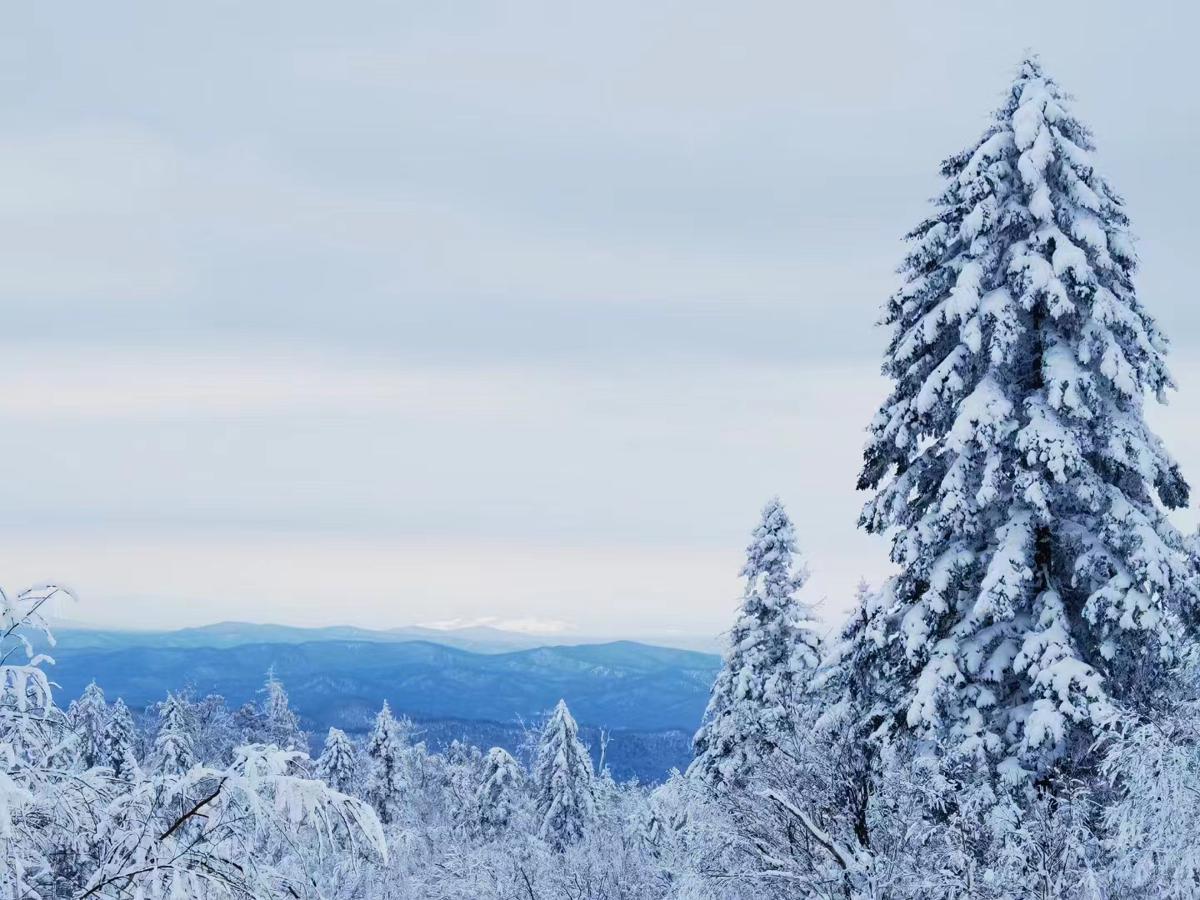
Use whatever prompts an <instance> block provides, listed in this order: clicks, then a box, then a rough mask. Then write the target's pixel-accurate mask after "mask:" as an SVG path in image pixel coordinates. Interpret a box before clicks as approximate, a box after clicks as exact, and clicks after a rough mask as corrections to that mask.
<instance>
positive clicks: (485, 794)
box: [475, 747, 525, 836]
mask: <svg viewBox="0 0 1200 900" xmlns="http://www.w3.org/2000/svg"><path fill="white" fill-rule="evenodd" d="M524 793H525V773H524V772H522V771H521V766H520V764H519V763H518V762H517V761H516V760H515V759H513V757H512V755H511V754H510V753H509V752H508V751H507V750H505V749H504V748H503V747H493V748H492V749H491V750H489V751H488V754H487V757H486V758H485V759H484V764H483V782H482V783H481V784H480V786H479V791H478V793H477V794H476V796H475V807H476V821H477V823H478V826H479V830H480V831H481V832H482V833H483V834H485V835H492V836H494V835H499V834H503V833H504V832H505V831H506V830H507V829H508V828H509V827H510V826H511V825H512V824H513V821H514V819H516V818H517V816H518V815H519V812H520V809H521V807H522V803H523V800H524Z"/></svg>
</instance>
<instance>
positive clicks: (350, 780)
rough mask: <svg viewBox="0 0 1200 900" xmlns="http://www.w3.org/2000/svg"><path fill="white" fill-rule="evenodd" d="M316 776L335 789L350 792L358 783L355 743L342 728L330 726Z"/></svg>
mask: <svg viewBox="0 0 1200 900" xmlns="http://www.w3.org/2000/svg"><path fill="white" fill-rule="evenodd" d="M316 776H317V778H319V779H321V780H322V781H323V782H325V783H326V784H327V785H329V786H330V787H331V788H333V789H334V790H335V791H340V792H341V793H343V794H349V793H351V792H352V790H353V789H354V786H355V784H356V783H357V776H358V759H357V756H356V754H355V752H354V744H352V743H351V742H350V738H348V737H347V736H346V732H344V731H342V730H341V729H340V728H330V729H329V733H328V734H327V735H325V747H324V748H323V749H322V750H321V755H320V756H319V757H317V763H316Z"/></svg>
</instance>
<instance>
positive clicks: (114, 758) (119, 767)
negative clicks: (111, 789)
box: [101, 697, 140, 781]
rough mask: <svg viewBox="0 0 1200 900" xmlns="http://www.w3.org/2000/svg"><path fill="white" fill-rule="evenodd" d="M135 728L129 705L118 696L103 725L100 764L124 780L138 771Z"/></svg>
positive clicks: (132, 776)
mask: <svg viewBox="0 0 1200 900" xmlns="http://www.w3.org/2000/svg"><path fill="white" fill-rule="evenodd" d="M136 742H137V728H136V727H135V726H134V724H133V716H132V715H131V714H130V712H129V707H127V706H126V705H125V701H124V700H122V699H121V698H120V697H118V698H117V702H116V703H114V704H113V705H112V712H111V713H109V716H108V722H107V723H105V726H104V748H103V757H102V762H101V765H105V766H108V768H110V769H112V771H113V775H114V776H115V777H116V778H120V779H122V780H125V781H130V780H133V779H134V778H135V777H136V776H137V775H138V773H139V771H140V770H139V767H138V761H137V752H136V751H135V750H134V746H135V744H136Z"/></svg>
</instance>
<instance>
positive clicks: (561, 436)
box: [0, 0, 1200, 636]
mask: <svg viewBox="0 0 1200 900" xmlns="http://www.w3.org/2000/svg"><path fill="white" fill-rule="evenodd" d="M1194 9H1195V7H1194V5H1192V4H1183V3H1178V4H1155V3H1142V4H1138V5H1137V9H1136V13H1135V12H1134V11H1133V7H1131V6H1130V5H1129V4H1127V3H1095V2H1087V3H1084V2H1080V3H1053V4H1047V3H1041V2H1038V3H1029V4H1013V3H983V2H980V3H969V4H967V3H960V2H946V3H912V2H904V3H900V2H896V3H876V4H835V3H823V4H806V3H797V2H794V0H792V2H781V3H754V2H743V3H704V2H697V0H689V2H654V0H650V2H646V0H640V2H630V3H625V2H608V3H591V4H576V3H569V2H562V0H554V2H546V3H469V2H455V3H407V2H396V0H388V2H378V3H371V2H360V0H355V2H342V3H337V4H329V3H307V2H297V0H289V2H286V3H282V2H281V3H267V2H257V3H244V2H236V3H235V2H213V0H210V2H205V3H194V4H177V3H161V2H147V3H143V4H136V5H135V4H127V3H120V2H107V3H102V4H100V3H85V4H71V5H63V4H54V3H26V4H17V5H14V6H12V7H10V8H9V9H8V10H7V11H6V16H5V27H4V28H3V29H2V31H0V109H3V110H4V112H3V115H0V426H2V427H3V456H2V457H0V459H2V460H3V464H4V477H3V478H0V509H2V510H3V515H2V516H0V530H2V532H3V533H2V534H0V582H3V584H4V585H6V586H8V587H19V586H21V585H22V584H24V583H26V582H30V581H42V580H48V579H56V580H61V581H64V582H66V583H68V584H70V585H71V586H72V587H74V588H75V589H76V590H77V591H78V593H79V595H80V602H79V603H78V604H77V605H74V606H72V607H70V608H64V609H62V610H61V611H60V613H61V615H63V616H67V617H69V618H72V619H76V620H83V621H89V622H97V623H106V624H112V625H122V626H127V625H143V626H168V625H180V624H196V623H203V622H210V621H216V620H220V619H231V618H236V619H248V620H256V621H277V622H290V623H297V624H323V623H335V622H337V623H353V624H360V625H367V626H373V627H389V626H395V625H403V624H409V623H419V622H433V621H437V622H445V621H475V620H479V619H483V618H486V619H488V620H492V621H497V622H499V623H501V624H508V625H511V626H514V627H521V628H528V629H540V630H545V631H549V632H555V631H560V632H562V633H565V634H572V633H574V634H580V633H588V634H624V635H630V636H647V635H663V634H665V633H667V632H670V631H676V632H680V633H688V634H711V633H715V632H717V631H719V630H721V629H723V628H724V627H726V626H727V624H728V623H729V622H730V620H731V617H732V615H733V610H734V608H735V606H736V602H737V598H738V593H739V585H738V583H737V579H736V573H737V570H738V567H739V565H740V556H741V553H742V550H743V548H744V545H745V543H746V540H747V536H748V532H749V530H750V529H751V528H752V527H753V525H754V524H755V520H756V517H757V514H758V511H759V509H760V507H761V506H762V504H763V502H764V501H765V500H766V499H767V498H768V497H769V496H770V495H771V494H774V493H778V494H780V495H781V496H782V497H783V499H784V501H785V502H786V503H787V504H788V506H789V508H790V510H791V512H792V514H793V516H794V518H795V519H796V521H797V524H798V529H799V537H800V541H801V543H802V545H803V549H804V551H805V555H806V557H807V559H808V562H809V565H810V567H811V568H812V570H813V573H814V575H813V579H812V582H811V584H810V588H809V590H810V593H811V596H812V598H813V599H819V598H826V602H825V605H824V607H823V612H824V615H825V616H826V618H827V620H828V621H830V622H831V623H832V622H835V621H837V619H838V618H839V616H841V615H842V614H843V612H844V610H845V609H846V607H847V604H848V603H849V600H850V598H851V595H852V591H853V588H854V585H855V583H856V582H857V580H858V578H859V577H860V576H866V577H868V578H870V579H873V580H876V581H877V580H879V579H880V578H881V577H883V576H884V575H885V574H886V572H887V571H888V566H887V562H886V555H887V547H886V544H885V542H884V541H883V540H882V539H879V538H872V537H868V536H865V535H862V534H860V533H858V532H857V531H856V528H855V522H856V519H857V514H858V508H859V506H860V504H861V502H862V499H863V498H862V497H861V496H860V495H857V494H856V493H855V492H854V490H853V487H854V479H855V475H856V472H857V467H858V454H859V451H860V449H861V446H862V443H863V437H864V434H863V428H864V426H865V425H866V423H867V421H868V419H869V418H870V416H871V414H872V412H873V409H874V406H875V405H876V404H877V403H878V401H879V400H880V399H881V398H882V396H883V392H884V385H883V383H882V382H881V380H880V379H879V377H878V375H877V372H878V360H879V354H880V351H881V348H882V345H883V341H884V335H883V334H882V333H881V331H880V330H879V329H878V328H875V327H874V322H875V320H876V319H877V316H878V313H879V309H880V306H881V304H882V303H883V302H884V300H885V299H886V297H887V295H888V293H889V292H890V290H891V289H892V288H893V287H894V286H895V284H896V277H895V275H894V268H895V265H896V263H897V262H898V261H899V259H900V256H901V254H902V250H903V248H902V244H901V241H900V237H901V235H902V234H903V233H904V232H905V231H907V230H908V229H909V228H910V227H911V226H912V225H913V224H915V223H916V222H917V221H918V220H919V218H920V217H921V216H922V214H923V213H924V211H925V209H926V198H928V197H929V196H930V195H932V194H933V193H934V191H935V190H936V188H937V184H938V182H937V178H936V170H937V163H938V161H939V160H940V159H941V158H942V157H943V156H946V155H948V154H949V153H951V152H954V151H957V150H959V149H961V148H962V147H963V146H965V145H967V144H968V143H970V142H971V141H973V140H974V139H975V138H976V137H977V135H978V134H979V132H980V131H981V129H982V128H983V127H984V126H985V124H986V118H987V115H988V113H989V112H990V111H991V109H992V108H993V107H994V106H995V105H997V103H998V102H999V98H1000V94H1001V93H1002V91H1003V90H1004V89H1005V88H1006V86H1007V83H1008V81H1009V78H1010V76H1011V74H1012V71H1013V69H1014V67H1015V66H1016V64H1017V63H1018V62H1019V60H1020V58H1021V56H1022V54H1023V52H1024V51H1026V50H1036V51H1039V52H1040V53H1041V55H1042V59H1043V61H1044V63H1045V64H1046V66H1047V68H1048V69H1049V71H1050V72H1051V73H1052V74H1053V75H1054V76H1055V77H1057V78H1058V80H1059V81H1060V82H1061V83H1063V84H1064V85H1065V86H1066V87H1067V88H1068V89H1069V90H1071V91H1073V92H1074V93H1075V94H1076V96H1077V98H1078V100H1077V107H1076V108H1077V111H1078V112H1079V113H1080V114H1081V116H1082V117H1083V118H1084V119H1085V121H1087V122H1089V123H1090V124H1091V125H1092V127H1093V128H1094V130H1095V132H1096V136H1097V140H1098V143H1099V145H1100V156H1099V160H1100V166H1101V169H1102V170H1103V171H1104V172H1105V173H1106V175H1107V176H1108V177H1109V179H1110V181H1111V182H1112V183H1113V185H1114V186H1115V187H1116V188H1117V189H1118V190H1119V191H1121V192H1122V193H1123V194H1124V195H1125V197H1126V200H1127V202H1128V206H1129V209H1130V212H1131V214H1132V216H1133V219H1134V225H1135V229H1136V231H1137V233H1138V235H1139V236H1140V239H1141V245H1140V250H1141V255H1142V262H1143V267H1142V274H1141V277H1140V279H1139V286H1140V289H1141V293H1142V297H1143V300H1144V302H1145V303H1146V305H1147V306H1148V307H1149V308H1150V310H1151V311H1152V312H1153V313H1154V314H1155V315H1156V316H1157V317H1158V318H1159V320H1160V322H1161V323H1162V325H1163V327H1164V328H1165V330H1166V331H1167V333H1168V334H1169V335H1170V336H1171V337H1172V339H1173V343H1174V352H1173V354H1172V357H1171V360H1172V363H1173V368H1174V369H1175V371H1176V374H1177V378H1178V380H1179V382H1180V385H1181V392H1180V393H1179V394H1177V395H1176V396H1175V397H1174V398H1173V403H1172V406H1171V407H1170V408H1169V409H1167V410H1165V411H1162V412H1157V413H1155V417H1154V421H1155V423H1156V424H1157V425H1158V427H1159V428H1160V430H1161V432H1162V433H1163V435H1164V436H1165V437H1166V439H1167V441H1168V444H1169V446H1170V447H1171V449H1172V450H1173V452H1174V453H1175V454H1176V456H1177V457H1178V458H1179V459H1180V461H1181V462H1182V463H1183V465H1184V468H1185V471H1186V472H1187V473H1189V474H1190V475H1191V477H1192V479H1194V480H1196V479H1200V418H1198V417H1197V416H1196V414H1195V412H1194V411H1195V410H1196V409H1197V408H1200V304H1198V303H1197V300H1196V297H1195V295H1194V293H1195V292H1194V288H1193V287H1192V285H1193V284H1194V280H1195V279H1194V275H1193V271H1192V268H1193V265H1194V259H1195V254H1196V249H1195V248H1196V247H1197V245H1198V243H1200V225H1198V224H1197V219H1196V217H1195V212H1194V211H1195V210H1196V209H1197V208H1200V192H1198V189H1197V179H1196V176H1195V158H1196V147H1197V144H1198V141H1200V100H1198V95H1200V92H1197V91H1196V77H1195V68H1194V53H1195V33H1196V29H1197V27H1198V26H1200V17H1198V15H1197V13H1196V12H1194V11H1193V10H1194ZM1179 521H1180V523H1181V524H1183V525H1185V526H1187V527H1193V526H1194V523H1195V521H1196V517H1195V514H1194V511H1189V512H1188V513H1186V514H1183V515H1181V516H1180V517H1179Z"/></svg>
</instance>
